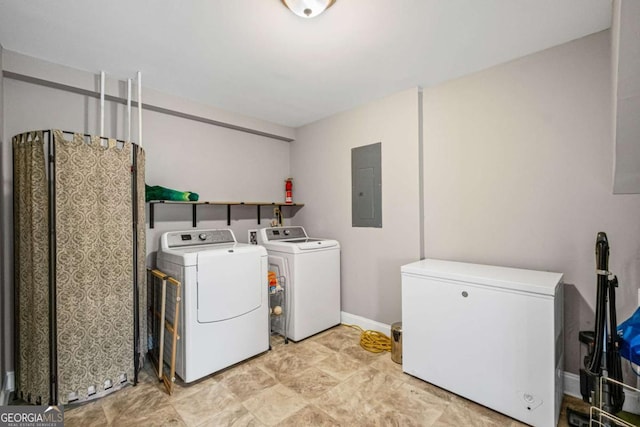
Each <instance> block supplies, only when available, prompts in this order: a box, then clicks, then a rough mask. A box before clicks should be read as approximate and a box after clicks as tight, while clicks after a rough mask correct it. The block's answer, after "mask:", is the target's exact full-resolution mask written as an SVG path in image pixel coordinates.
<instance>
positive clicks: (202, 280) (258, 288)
mask: <svg viewBox="0 0 640 427" xmlns="http://www.w3.org/2000/svg"><path fill="white" fill-rule="evenodd" d="M263 256H266V251H265V250H264V248H261V247H258V246H255V245H246V244H245V245H236V246H233V247H227V248H225V249H224V250H209V251H201V252H197V273H196V276H197V288H198V292H197V295H198V297H197V298H198V304H197V306H198V315H197V319H198V323H211V322H221V321H225V320H229V319H232V318H234V317H239V316H242V315H244V314H247V313H249V312H251V311H253V310H256V309H258V308H260V306H261V304H262V292H266V286H267V283H266V280H267V278H266V272H265V277H262V276H263V271H262V257H263ZM220 344H221V345H224V343H220Z"/></svg>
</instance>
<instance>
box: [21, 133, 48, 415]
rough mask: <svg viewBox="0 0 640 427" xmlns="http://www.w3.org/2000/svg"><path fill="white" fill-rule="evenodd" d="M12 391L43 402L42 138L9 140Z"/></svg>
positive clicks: (45, 333)
mask: <svg viewBox="0 0 640 427" xmlns="http://www.w3.org/2000/svg"><path fill="white" fill-rule="evenodd" d="M12 143H13V179H14V191H13V207H14V226H13V227H14V257H15V263H14V273H15V276H14V277H15V292H16V300H17V302H18V306H17V307H16V308H15V309H16V314H17V318H16V326H17V329H18V334H17V337H16V338H17V344H18V358H17V359H18V360H17V363H18V369H17V375H16V377H17V378H16V380H17V389H18V391H19V394H20V396H21V397H22V398H23V399H25V400H28V401H29V402H31V403H42V404H45V403H47V402H48V400H49V383H50V381H49V378H50V377H49V237H48V236H49V227H48V216H49V211H48V202H47V200H48V195H47V175H46V166H45V164H46V163H45V154H44V140H43V133H42V132H41V131H40V132H28V133H23V134H20V135H16V136H14V137H13V141H12Z"/></svg>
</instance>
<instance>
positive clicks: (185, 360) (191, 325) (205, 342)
mask: <svg viewBox="0 0 640 427" xmlns="http://www.w3.org/2000/svg"><path fill="white" fill-rule="evenodd" d="M157 264H158V268H159V269H160V270H162V271H163V272H165V273H166V274H169V275H171V276H174V277H175V278H176V279H178V280H180V282H181V283H182V286H183V292H182V300H181V302H180V319H179V323H178V331H179V332H178V334H179V336H180V339H179V340H178V348H177V356H176V359H177V360H176V373H177V374H178V375H179V376H180V378H182V380H183V381H184V382H186V383H189V382H191V381H194V380H197V379H199V378H202V377H205V376H207V375H209V374H212V373H214V372H217V371H219V370H221V369H224V368H226V367H228V366H231V365H233V364H235V363H238V362H240V361H242V360H245V359H247V358H249V357H251V356H254V355H256V354H259V353H262V352H264V351H267V350H268V349H269V302H268V299H267V298H268V296H267V286H268V283H267V252H266V250H265V249H264V248H263V247H260V246H256V245H248V244H244V243H237V241H236V239H235V236H234V235H233V232H232V231H231V230H191V231H171V232H168V233H164V234H162V236H161V237H160V249H159V250H158V259H157ZM169 288H170V287H169ZM169 288H168V289H167V310H168V309H169V307H170V306H172V305H173V303H174V302H175V295H172V294H170V293H169ZM172 298H173V301H171V299H172ZM172 315H173V314H172V313H169V312H167V317H169V318H170V317H171V316H172ZM165 342H166V341H165ZM167 360H168V359H167Z"/></svg>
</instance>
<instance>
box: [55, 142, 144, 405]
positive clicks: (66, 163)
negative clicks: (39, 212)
mask: <svg viewBox="0 0 640 427" xmlns="http://www.w3.org/2000/svg"><path fill="white" fill-rule="evenodd" d="M54 143H55V171H56V174H55V185H56V198H55V200H56V203H55V208H56V215H55V216H56V246H57V248H56V250H57V257H56V284H57V330H58V390H59V393H58V395H59V401H60V403H63V404H64V403H67V401H68V399H69V397H70V396H77V398H78V399H79V400H85V399H87V397H88V390H89V388H90V387H94V388H95V392H96V394H98V395H100V394H102V392H104V391H106V389H109V388H111V387H113V388H117V387H118V386H119V385H120V383H121V381H123V380H125V379H126V380H129V381H130V380H132V379H133V375H134V367H133V359H134V349H133V324H134V322H133V319H134V318H133V292H132V289H133V288H132V284H133V268H134V267H133V261H134V260H133V239H134V238H138V239H139V238H140V237H139V236H134V235H133V233H132V230H133V223H132V218H131V212H132V200H131V185H132V182H131V144H130V143H125V144H124V146H123V145H122V144H117V143H116V141H115V140H109V141H108V144H107V145H106V146H105V145H102V144H101V141H100V139H99V138H97V137H92V138H91V142H90V143H86V142H85V140H84V137H83V135H80V134H75V135H74V137H73V139H72V140H71V141H69V140H66V139H65V138H64V135H63V133H62V132H60V131H54ZM143 176H144V172H143ZM143 219H144V215H143ZM143 224H144V223H143ZM138 234H139V233H138ZM142 252H143V253H144V252H145V248H144V246H143V247H142ZM142 277H144V275H143V276H142Z"/></svg>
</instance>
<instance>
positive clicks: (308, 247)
mask: <svg viewBox="0 0 640 427" xmlns="http://www.w3.org/2000/svg"><path fill="white" fill-rule="evenodd" d="M263 245H264V247H265V248H267V250H268V251H277V252H286V253H293V254H296V253H304V252H312V251H320V250H327V249H339V248H340V244H339V243H338V241H337V240H331V239H293V240H279V241H277V242H268V243H263Z"/></svg>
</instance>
